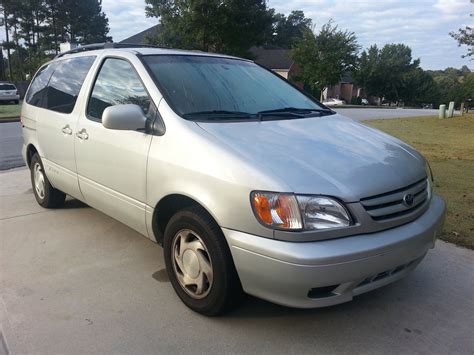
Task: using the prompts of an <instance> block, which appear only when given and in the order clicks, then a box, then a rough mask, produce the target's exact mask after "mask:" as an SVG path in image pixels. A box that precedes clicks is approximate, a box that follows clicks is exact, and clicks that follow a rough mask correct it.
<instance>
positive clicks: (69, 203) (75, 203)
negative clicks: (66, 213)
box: [61, 198, 90, 210]
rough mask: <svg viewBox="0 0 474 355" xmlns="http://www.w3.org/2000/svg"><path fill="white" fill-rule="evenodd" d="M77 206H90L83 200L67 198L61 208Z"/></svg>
mask: <svg viewBox="0 0 474 355" xmlns="http://www.w3.org/2000/svg"><path fill="white" fill-rule="evenodd" d="M77 208H90V207H89V205H87V204H85V203H84V202H82V201H79V200H76V199H75V198H67V199H66V201H65V202H64V205H63V206H62V207H61V209H66V210H69V209H71V210H72V209H77Z"/></svg>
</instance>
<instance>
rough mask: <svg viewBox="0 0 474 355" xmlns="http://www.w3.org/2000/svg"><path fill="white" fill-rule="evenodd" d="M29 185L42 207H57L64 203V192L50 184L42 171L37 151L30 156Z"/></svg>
mask: <svg viewBox="0 0 474 355" xmlns="http://www.w3.org/2000/svg"><path fill="white" fill-rule="evenodd" d="M30 172H31V185H32V187H33V193H34V195H35V198H36V201H37V202H38V204H39V205H40V206H42V207H44V208H57V207H61V206H62V205H63V204H64V200H65V199H66V195H65V194H64V192H62V191H59V190H57V189H55V188H54V187H53V186H51V183H50V182H49V180H48V178H47V177H46V174H45V173H44V167H43V163H42V162H41V158H40V156H39V155H38V153H35V154H34V155H33V157H32V158H31V163H30Z"/></svg>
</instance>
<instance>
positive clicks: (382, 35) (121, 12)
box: [0, 0, 474, 70]
mask: <svg viewBox="0 0 474 355" xmlns="http://www.w3.org/2000/svg"><path fill="white" fill-rule="evenodd" d="M267 3H268V6H269V7H272V8H274V9H275V10H276V11H277V12H280V13H283V14H285V15H288V14H289V13H290V12H291V11H292V10H302V11H304V13H305V15H306V17H309V18H311V19H312V20H313V24H314V25H315V30H316V31H317V30H318V28H320V27H321V25H323V24H324V23H326V22H327V21H328V20H330V19H332V20H333V21H334V23H335V24H337V25H338V26H339V28H341V29H343V30H349V31H352V32H354V33H355V34H356V36H357V39H358V42H359V44H360V45H361V47H362V49H365V48H367V47H369V46H370V45H372V44H377V46H379V47H382V46H383V45H384V44H386V43H404V44H406V45H408V46H410V47H411V49H412V55H413V58H420V60H421V67H422V68H423V69H444V68H446V67H455V68H460V67H461V66H463V65H467V66H468V67H469V68H470V69H471V70H474V60H471V61H469V60H468V59H467V58H461V56H462V55H463V54H465V53H466V52H467V50H466V47H458V45H457V42H456V41H455V40H454V39H453V38H452V37H450V36H449V34H448V33H449V32H451V31H456V30H457V29H458V28H460V27H464V26H466V25H471V26H474V0H352V1H347V0H268V1H267ZM102 10H103V11H104V12H105V14H106V15H107V17H108V19H109V26H110V33H109V34H110V35H111V36H112V37H113V40H114V41H116V42H119V41H121V40H123V39H125V38H127V37H130V36H132V35H134V34H136V33H138V32H140V31H143V30H145V29H147V28H149V27H151V26H153V25H156V24H157V23H158V19H156V18H147V17H146V16H145V0H102ZM470 14H472V16H470ZM1 32H2V33H0V40H3V39H4V37H5V36H4V33H3V31H1Z"/></svg>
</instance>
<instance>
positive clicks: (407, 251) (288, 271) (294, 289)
mask: <svg viewBox="0 0 474 355" xmlns="http://www.w3.org/2000/svg"><path fill="white" fill-rule="evenodd" d="M445 211H446V205H445V202H444V201H443V199H442V198H441V197H439V196H438V195H436V194H435V195H434V196H433V198H432V200H431V202H430V206H429V208H428V210H427V211H426V212H425V213H424V214H423V215H422V216H420V217H419V218H418V219H416V220H415V221H413V222H411V223H408V224H405V225H403V226H400V227H396V228H392V229H389V230H385V231H382V232H377V233H372V234H363V235H357V236H352V237H345V238H339V239H332V240H326V241H317V242H304V243H293V242H284V241H278V240H274V239H266V238H261V237H257V236H254V235H250V234H246V233H242V232H238V231H234V230H229V229H225V228H223V231H224V235H225V237H226V239H227V242H228V244H229V246H230V249H231V253H232V256H233V259H234V263H235V266H236V268H237V272H238V274H239V277H240V280H241V282H242V286H243V288H244V290H245V291H246V292H247V293H249V294H251V295H254V296H257V297H259V298H262V299H266V300H268V301H271V302H274V303H277V304H281V305H286V306H291V307H298V308H315V307H324V306H330V305H334V304H338V303H343V302H347V301H350V300H351V299H352V298H353V296H355V295H358V294H361V293H364V292H367V291H370V290H372V289H375V288H378V287H381V286H384V285H386V284H388V283H391V282H393V281H395V280H398V279H400V278H402V277H403V276H405V275H406V274H407V273H409V272H410V271H411V270H412V269H414V268H415V267H416V265H417V264H418V263H419V262H420V261H421V260H422V259H423V257H424V256H425V255H426V253H427V251H428V250H429V249H430V248H433V247H434V243H435V240H436V238H437V237H438V236H439V234H440V233H441V230H442V227H443V224H444V216H445Z"/></svg>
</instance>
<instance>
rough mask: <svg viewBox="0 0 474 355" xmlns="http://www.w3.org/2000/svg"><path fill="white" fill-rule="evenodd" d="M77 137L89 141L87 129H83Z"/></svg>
mask: <svg viewBox="0 0 474 355" xmlns="http://www.w3.org/2000/svg"><path fill="white" fill-rule="evenodd" d="M76 137H77V138H79V139H81V140H83V141H85V140H87V139H89V135H88V134H87V131H86V130H85V128H83V129H81V130H80V131H79V132H77V133H76Z"/></svg>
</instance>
